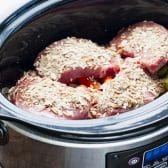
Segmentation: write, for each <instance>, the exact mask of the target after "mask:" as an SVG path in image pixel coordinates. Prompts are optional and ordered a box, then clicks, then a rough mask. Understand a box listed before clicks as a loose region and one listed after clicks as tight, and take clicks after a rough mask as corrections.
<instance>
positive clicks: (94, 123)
mask: <svg viewBox="0 0 168 168" xmlns="http://www.w3.org/2000/svg"><path fill="white" fill-rule="evenodd" d="M58 2H62V1H58V0H54V1H52V2H51V1H49V2H42V3H40V4H38V5H37V6H35V7H32V6H30V8H26V10H25V11H24V13H23V12H22V13H20V14H18V15H17V17H16V16H15V17H12V15H11V18H10V19H8V20H7V21H5V22H4V23H5V24H4V26H3V30H2V32H1V35H0V36H1V39H2V40H1V43H0V45H1V47H2V46H3V44H4V43H5V42H6V40H7V39H8V37H9V36H11V35H12V34H13V33H15V31H18V30H19V29H20V28H21V27H23V26H24V25H25V24H26V23H28V22H29V21H30V20H31V19H33V18H35V17H36V16H38V14H39V13H40V14H43V13H44V12H46V11H47V10H49V9H50V8H52V7H53V5H56V3H58ZM67 2H72V1H67ZM45 3H46V4H47V5H46V6H45ZM42 4H43V6H41V5H42ZM39 6H41V9H40V10H39V8H38V7H39ZM35 8H38V10H35V11H34V9H35ZM23 16H25V17H26V18H24V17H23ZM20 17H21V18H22V19H21V18H20ZM17 19H19V21H20V23H18V22H17V21H18V20H17ZM13 23H15V29H10V26H11V24H13ZM16 23H17V24H16ZM16 25H17V26H16ZM9 30H10V31H9ZM167 96H168V93H165V94H164V95H163V96H161V97H159V98H158V99H156V100H154V101H153V102H151V103H149V104H147V105H145V106H143V107H140V108H138V109H135V110H132V111H129V112H127V113H124V114H121V115H119V116H117V120H118V121H119V118H121V120H122V118H124V119H125V121H126V120H128V118H129V119H130V117H132V118H134V117H137V115H139V113H141V115H142V114H144V113H145V112H143V113H142V112H141V110H143V111H145V109H146V111H147V109H148V108H149V109H150V110H149V111H150V113H154V112H153V110H154V111H157V110H159V109H157V107H156V105H160V104H161V105H162V108H163V109H165V110H167V108H168V107H167V105H168V100H166V97H167ZM158 101H159V102H160V103H159V104H158V103H157V102H158ZM0 103H1V104H2V105H1V106H2V108H3V109H4V110H5V111H6V112H7V113H9V114H12V115H16V111H17V112H18V114H19V115H20V114H22V117H21V116H20V117H21V118H22V119H24V117H27V114H28V116H31V117H30V118H31V119H30V121H31V122H32V118H36V117H37V116H36V117H35V116H34V115H33V116H32V115H30V113H28V112H25V111H24V113H23V110H21V109H19V108H17V107H16V106H14V105H13V104H11V103H10V102H9V101H8V100H6V99H5V98H4V97H3V95H2V94H1V95H0ZM159 107H160V106H159ZM163 109H162V110H163ZM14 110H16V111H14ZM149 111H147V112H149ZM162 112H163V111H161V113H162ZM23 114H24V115H25V114H26V115H25V116H24V115H23ZM146 115H149V113H147V114H146ZM146 115H144V116H143V117H145V116H146ZM159 116H161V114H160V112H159ZM16 117H17V115H16ZM20 117H19V118H20ZM115 117H116V116H115ZM115 117H114V116H113V117H108V118H103V119H93V120H87V121H86V120H78V121H66V122H67V124H65V120H60V119H58V120H59V123H60V125H61V128H63V126H64V125H65V128H66V127H69V128H71V130H69V129H67V130H68V131H67V130H66V129H65V130H62V129H61V130H59V129H57V128H54V127H53V125H54V124H53V125H52V124H49V125H50V128H48V126H49V125H46V124H44V125H41V122H39V123H37V121H38V120H35V121H36V122H33V123H32V124H34V125H38V124H40V125H39V126H40V127H42V128H46V129H47V128H48V129H49V130H57V131H61V132H64V131H65V132H68V133H69V132H70V133H76V134H97V133H100V134H107V133H109V130H108V129H107V128H106V127H108V126H109V125H111V124H112V122H111V120H112V121H114V118H115ZM167 117H168V115H166V114H164V115H163V116H162V118H159V119H158V116H157V115H156V118H157V120H154V121H152V122H150V123H149V120H147V121H148V122H147V123H146V125H150V124H153V123H154V122H158V121H159V120H161V119H164V118H167ZM38 118H41V116H38ZM41 119H43V120H45V121H48V120H47V119H46V118H45V119H44V117H42V118H41ZM41 119H39V121H40V120H41ZM49 120H50V121H51V119H49ZM54 120H55V119H54ZM121 120H120V122H121ZM30 121H29V122H30ZM129 121H130V120H129ZM25 122H27V120H26V121H25ZM104 122H107V123H106V124H102V123H104ZM45 123H47V122H45ZM54 123H55V121H54ZM77 123H78V124H79V125H78V128H77V129H76V130H72V128H73V129H74V128H75V127H76V125H77ZM121 123H122V122H121ZM121 123H120V124H121ZM133 123H135V121H134V122H133ZM57 124H58V123H57ZM57 124H56V125H57ZM68 124H69V125H70V126H68ZM128 125H129V124H128ZM146 125H145V124H143V126H146ZM100 126H101V127H102V128H104V131H106V132H104V131H103V132H101V131H102V129H100V130H99V129H98V127H100ZM103 126H104V127H103ZM92 127H93V128H94V129H95V130H94V131H93V130H92ZM81 128H83V129H84V130H83V131H82V130H81ZM86 128H88V130H87V129H86ZM105 128H106V129H107V130H106V129H105ZM138 128H139V127H138ZM79 129H80V130H79ZM97 129H98V130H97ZM122 129H123V128H122ZM130 129H137V127H135V125H134V127H130ZM92 131H93V132H92ZM113 131H114V130H113ZM120 131H121V130H120ZM122 131H123V132H124V131H125V130H122ZM110 133H111V132H110Z"/></svg>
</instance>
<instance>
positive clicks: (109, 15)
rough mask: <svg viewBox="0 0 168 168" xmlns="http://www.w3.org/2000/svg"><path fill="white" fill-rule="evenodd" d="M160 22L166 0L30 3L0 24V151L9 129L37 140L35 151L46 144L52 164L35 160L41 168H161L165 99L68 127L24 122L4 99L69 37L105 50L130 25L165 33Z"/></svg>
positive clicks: (167, 154)
mask: <svg viewBox="0 0 168 168" xmlns="http://www.w3.org/2000/svg"><path fill="white" fill-rule="evenodd" d="M1 8H3V5H2V6H1ZM167 18H168V1H167V0H150V1H147V0H134V1H130V0H123V1H117V0H33V1H29V2H27V3H25V4H24V5H22V6H21V7H19V8H18V9H17V10H14V11H13V12H12V14H10V16H8V17H5V19H3V21H1V23H0V88H1V93H2V94H1V95H0V119H1V120H2V121H3V122H4V123H3V122H1V144H2V145H3V144H6V143H7V142H8V139H9V136H8V131H7V130H8V127H9V128H12V129H13V130H15V131H17V132H19V133H20V134H23V135H25V136H27V137H30V138H32V139H34V140H36V141H33V143H32V146H33V145H34V147H35V146H38V145H39V148H43V147H42V146H43V145H44V144H45V143H46V144H45V145H44V146H47V153H49V151H50V150H51V152H52V154H53V157H50V155H45V154H44V158H45V159H43V160H41V159H40V158H39V159H37V160H36V161H37V162H43V163H44V164H42V166H40V167H54V168H79V167H80V168H168V125H167V122H168V93H165V94H163V95H162V96H160V97H159V98H157V99H156V100H154V101H153V102H151V103H149V104H147V105H144V106H143V107H140V108H138V109H135V110H132V111H129V112H127V113H123V114H121V115H116V116H112V117H107V118H102V119H93V120H76V121H74V120H58V119H49V118H45V117H42V116H37V115H36V116H35V115H33V114H30V113H28V112H26V111H23V110H21V109H19V108H17V107H16V106H14V105H13V104H12V103H10V102H9V101H8V100H7V98H6V95H5V91H4V90H5V88H6V87H10V86H12V85H14V84H15V82H16V81H17V80H18V79H19V77H20V76H21V75H22V74H23V72H24V71H27V70H28V69H31V68H32V64H33V61H34V60H35V58H36V55H37V54H38V53H39V52H40V51H41V50H42V49H43V48H44V47H45V46H47V45H48V44H50V43H52V42H53V41H56V40H60V39H63V38H65V37H67V36H75V37H81V38H89V39H91V40H92V41H94V42H97V43H98V44H106V43H107V42H109V40H110V39H112V37H114V36H115V34H116V33H117V31H118V30H120V29H121V28H123V27H125V26H128V25H130V24H132V23H135V22H138V21H143V20H152V21H155V22H157V23H160V24H162V25H164V26H167V25H168V19H167ZM9 135H10V132H9ZM30 141H32V140H30ZM37 141H38V142H37ZM39 141H40V142H39ZM4 148H5V146H4ZM23 148H24V146H23ZM43 149H44V150H46V148H43ZM44 153H45V152H44ZM34 157H37V153H36V154H35V153H33V152H32V158H34ZM54 158H55V159H54ZM45 162H47V163H48V164H47V165H46V164H45ZM26 165H27V166H25V167H38V163H36V164H34V165H36V166H32V165H33V164H32V165H31V163H30V164H29V165H28V164H26ZM18 167H19V164H18ZM21 167H24V166H23V165H22V166H21Z"/></svg>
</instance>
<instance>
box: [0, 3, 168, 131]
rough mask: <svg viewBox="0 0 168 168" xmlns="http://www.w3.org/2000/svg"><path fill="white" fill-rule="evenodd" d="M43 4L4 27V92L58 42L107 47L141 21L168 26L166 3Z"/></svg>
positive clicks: (0, 62) (0, 84) (0, 76)
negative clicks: (82, 41)
mask: <svg viewBox="0 0 168 168" xmlns="http://www.w3.org/2000/svg"><path fill="white" fill-rule="evenodd" d="M42 3H43V2H38V4H37V3H34V4H33V5H31V6H30V7H28V8H24V10H20V12H18V13H17V15H16V14H14V15H13V16H11V17H10V18H9V19H8V20H7V21H6V22H4V23H3V24H2V25H1V34H0V39H1V41H0V45H1V47H0V88H1V89H2V88H4V87H9V86H11V85H14V84H15V83H16V81H17V80H18V79H19V78H20V76H21V75H22V74H23V72H24V71H27V70H29V69H32V68H33V62H34V60H35V58H36V57H37V54H38V53H39V52H40V51H42V50H43V49H44V48H45V47H46V46H47V45H49V44H51V43H52V42H54V41H57V40H60V39H63V38H66V37H68V36H69V37H71V36H75V37H81V38H86V39H91V40H92V41H94V42H96V43H98V44H100V45H106V44H108V42H109V41H110V40H111V39H112V38H113V37H114V36H115V35H116V34H117V32H118V31H119V30H120V29H122V28H123V27H126V26H128V25H130V24H133V23H136V22H139V21H143V20H151V21H155V22H157V23H159V24H162V25H164V26H166V27H167V25H168V19H167V18H168V2H166V1H164V0H151V1H146V0H134V1H131V0H124V1H118V0H92V1H90V0H78V1H63V2H56V1H55V3H54V1H50V2H46V6H45V5H43V7H42V6H41V4H42ZM44 6H45V7H44ZM37 9H38V10H37ZM163 96H164V95H163ZM165 98H166V97H165V96H164V97H163V99H165ZM160 109H161V108H160ZM106 121H107V120H106ZM68 122H69V121H68ZM68 122H67V123H68ZM100 123H101V122H100ZM147 123H149V121H148V120H147ZM61 124H62V123H61ZM71 125H73V124H71ZM85 126H86V125H85ZM74 127H76V124H74ZM122 127H126V125H123V126H122ZM115 128H116V127H115ZM118 128H119V127H118ZM52 129H53V127H52ZM61 129H62V128H61ZM89 129H90V128H89ZM98 129H99V128H97V129H94V130H93V131H94V132H97V131H98ZM90 130H91V129H90ZM107 130H108V129H107V127H106V128H105V129H104V130H103V131H107Z"/></svg>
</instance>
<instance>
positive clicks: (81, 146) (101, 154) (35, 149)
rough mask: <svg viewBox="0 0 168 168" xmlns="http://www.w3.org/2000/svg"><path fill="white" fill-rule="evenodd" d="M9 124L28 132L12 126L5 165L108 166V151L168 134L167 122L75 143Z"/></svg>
mask: <svg viewBox="0 0 168 168" xmlns="http://www.w3.org/2000/svg"><path fill="white" fill-rule="evenodd" d="M7 124H8V125H9V127H11V128H12V129H14V130H15V131H17V132H19V133H21V134H23V135H25V137H24V136H22V135H21V134H18V133H16V132H13V131H11V129H10V135H11V138H10V142H9V144H8V145H7V146H4V147H0V162H2V163H3V164H4V166H5V164H7V168H8V167H9V168H11V167H12V168H20V167H21V168H29V167H31V168H36V167H40V168H105V155H106V154H107V153H108V152H116V151H123V150H128V149H132V148H136V147H139V146H143V145H146V144H150V143H151V142H154V141H157V140H159V139H162V138H164V137H166V136H168V126H167V127H165V128H163V129H160V130H157V131H155V132H153V133H150V134H147V135H143V136H140V137H136V138H131V139H126V140H123V141H115V142H109V143H95V144H89V143H75V142H74V141H63V140H59V139H57V137H53V136H47V135H46V134H42V133H39V132H38V133H37V132H34V131H33V130H31V129H30V128H28V127H23V126H21V125H18V124H17V125H16V124H14V123H7ZM13 135H15V136H13ZM26 137H30V138H32V139H35V140H32V139H29V138H26ZM36 140H38V141H41V142H38V141H36ZM42 142H44V143H42ZM14 155H15V157H14ZM5 157H6V158H8V159H5ZM4 159H5V160H4ZM8 160H9V161H10V163H8ZM23 160H24V161H23ZM3 161H6V162H3ZM11 164H13V165H11ZM5 168H6V167H5Z"/></svg>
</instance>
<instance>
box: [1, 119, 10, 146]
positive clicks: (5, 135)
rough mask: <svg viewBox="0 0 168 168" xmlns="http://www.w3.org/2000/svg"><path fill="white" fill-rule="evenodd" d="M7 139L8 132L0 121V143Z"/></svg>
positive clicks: (3, 143)
mask: <svg viewBox="0 0 168 168" xmlns="http://www.w3.org/2000/svg"><path fill="white" fill-rule="evenodd" d="M8 141H9V133H8V129H7V126H6V125H5V124H4V123H3V122H2V121H0V145H6V144H7V143H8Z"/></svg>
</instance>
